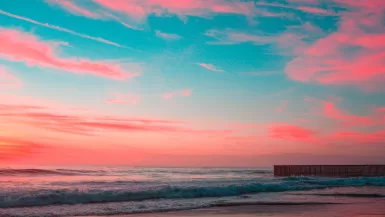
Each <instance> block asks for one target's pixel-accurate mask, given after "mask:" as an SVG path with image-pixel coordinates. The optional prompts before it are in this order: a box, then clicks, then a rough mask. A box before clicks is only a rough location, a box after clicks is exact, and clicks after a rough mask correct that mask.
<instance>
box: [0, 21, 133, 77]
mask: <svg viewBox="0 0 385 217" xmlns="http://www.w3.org/2000/svg"><path fill="white" fill-rule="evenodd" d="M0 45H1V46H0V58H3V59H7V60H9V61H15V62H24V63H26V64H27V65H28V66H34V65H36V66H40V67H48V68H55V69H60V70H63V71H68V72H72V73H75V74H92V75H97V76H103V77H107V78H111V79H126V78H129V77H132V76H138V75H139V73H137V72H134V73H129V72H126V71H124V70H123V69H122V68H121V67H120V66H119V65H113V64H107V63H104V62H97V61H91V60H88V59H70V58H62V57H59V56H57V55H56V54H55V51H56V50H55V49H56V47H55V46H52V45H51V44H49V43H46V42H44V41H42V40H40V39H39V38H38V37H37V36H35V35H31V34H28V33H25V32H21V31H18V30H14V29H4V28H0Z"/></svg>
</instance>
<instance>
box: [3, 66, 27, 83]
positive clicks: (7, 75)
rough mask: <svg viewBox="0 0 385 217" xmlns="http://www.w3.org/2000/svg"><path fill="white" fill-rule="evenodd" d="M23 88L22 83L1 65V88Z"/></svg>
mask: <svg viewBox="0 0 385 217" xmlns="http://www.w3.org/2000/svg"><path fill="white" fill-rule="evenodd" d="M21 86H22V82H21V81H20V80H19V79H18V78H17V77H16V76H14V75H12V74H10V73H8V72H7V71H6V70H5V68H4V67H1V65H0V88H2V87H5V88H20V87H21Z"/></svg>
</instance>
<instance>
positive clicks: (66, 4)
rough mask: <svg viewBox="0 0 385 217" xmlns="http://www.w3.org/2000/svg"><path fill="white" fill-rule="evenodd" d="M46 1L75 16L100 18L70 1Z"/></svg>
mask: <svg viewBox="0 0 385 217" xmlns="http://www.w3.org/2000/svg"><path fill="white" fill-rule="evenodd" d="M46 1H47V2H48V3H55V4H58V5H59V6H61V7H63V8H65V9H67V10H68V11H69V12H71V13H73V14H76V15H82V16H85V17H90V18H94V19H96V18H99V17H100V16H99V15H98V14H97V13H95V12H93V11H91V10H87V9H86V8H83V7H80V6H78V5H77V4H75V3H74V2H72V1H70V0H46Z"/></svg>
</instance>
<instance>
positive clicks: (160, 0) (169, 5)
mask: <svg viewBox="0 0 385 217" xmlns="http://www.w3.org/2000/svg"><path fill="white" fill-rule="evenodd" d="M93 1H94V2H95V3H98V4H99V5H100V6H102V7H104V8H107V9H110V10H112V11H115V12H120V13H123V14H125V15H127V16H129V17H132V18H134V19H138V20H141V19H144V18H145V17H146V16H147V15H149V14H151V13H156V14H158V15H162V14H177V15H179V16H186V15H190V16H208V15H210V13H231V14H242V15H247V14H250V13H251V12H252V4H251V3H242V2H226V1H221V0H212V1H203V0H183V1H178V0H143V1H140V2H138V1H126V0H115V1H109V0H93Z"/></svg>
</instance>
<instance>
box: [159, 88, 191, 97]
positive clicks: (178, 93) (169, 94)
mask: <svg viewBox="0 0 385 217" xmlns="http://www.w3.org/2000/svg"><path fill="white" fill-rule="evenodd" d="M191 94H192V90H190V89H186V90H177V91H172V92H167V93H164V94H162V97H163V98H164V99H171V98H174V97H177V96H181V97H188V96H191Z"/></svg>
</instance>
